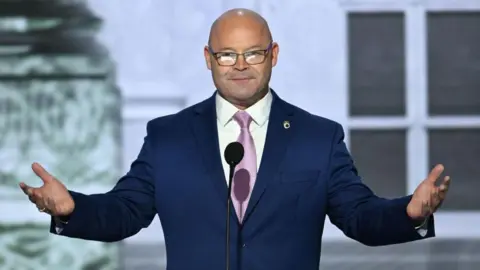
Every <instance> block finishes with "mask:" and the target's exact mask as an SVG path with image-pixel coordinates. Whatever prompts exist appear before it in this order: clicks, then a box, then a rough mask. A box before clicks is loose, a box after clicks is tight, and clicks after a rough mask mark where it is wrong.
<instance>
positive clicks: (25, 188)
mask: <svg viewBox="0 0 480 270" xmlns="http://www.w3.org/2000/svg"><path fill="white" fill-rule="evenodd" d="M19 186H20V188H21V189H22V191H23V193H25V195H28V196H31V195H32V194H33V187H31V186H29V185H27V184H25V183H23V182H21V183H20V184H19Z"/></svg>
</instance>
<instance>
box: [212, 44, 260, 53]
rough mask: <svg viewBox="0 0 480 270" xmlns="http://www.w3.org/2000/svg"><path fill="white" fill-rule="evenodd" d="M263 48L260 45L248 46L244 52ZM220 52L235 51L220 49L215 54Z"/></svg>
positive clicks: (233, 50) (228, 48)
mask: <svg viewBox="0 0 480 270" xmlns="http://www.w3.org/2000/svg"><path fill="white" fill-rule="evenodd" d="M263 47H264V46H262V45H253V46H250V47H248V48H247V49H246V50H245V51H251V50H263ZM222 51H232V52H235V51H236V50H235V49H234V48H232V47H222V48H220V49H219V50H218V51H215V52H222Z"/></svg>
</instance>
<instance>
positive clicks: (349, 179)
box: [328, 125, 435, 246]
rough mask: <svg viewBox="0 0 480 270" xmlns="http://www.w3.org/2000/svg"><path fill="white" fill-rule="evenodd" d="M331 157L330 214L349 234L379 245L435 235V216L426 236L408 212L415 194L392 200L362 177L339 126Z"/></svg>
mask: <svg viewBox="0 0 480 270" xmlns="http://www.w3.org/2000/svg"><path fill="white" fill-rule="evenodd" d="M332 145H333V146H332V150H331V157H330V179H329V181H330V182H329V186H328V216H329V218H330V220H331V221H332V223H333V224H334V225H336V226H337V227H338V228H339V229H340V230H342V231H343V232H344V234H345V235H347V236H348V237H350V238H352V239H355V240H357V241H359V242H361V243H363V244H365V245H369V246H379V245H389V244H397V243H404V242H409V241H415V240H419V239H423V238H428V237H433V236H434V235H435V232H434V226H433V223H434V222H433V216H431V217H430V218H428V219H427V222H426V223H425V224H424V228H426V229H427V234H426V235H424V236H422V235H421V234H420V233H419V232H418V231H417V229H418V227H417V228H416V225H418V224H415V222H416V221H415V220H413V219H412V218H410V216H409V215H408V214H407V206H408V204H409V203H410V201H411V198H412V196H406V197H402V198H398V199H393V200H388V199H384V198H380V197H378V196H376V195H375V194H374V193H373V192H372V191H371V190H370V189H369V188H368V187H367V186H366V185H365V184H364V183H363V182H362V180H361V178H360V177H359V176H358V174H357V169H356V168H355V165H354V163H353V160H352V157H351V155H350V153H349V152H348V150H347V147H346V145H345V143H344V132H343V129H342V127H341V126H340V125H338V127H337V131H336V134H335V136H334V141H333V143H332Z"/></svg>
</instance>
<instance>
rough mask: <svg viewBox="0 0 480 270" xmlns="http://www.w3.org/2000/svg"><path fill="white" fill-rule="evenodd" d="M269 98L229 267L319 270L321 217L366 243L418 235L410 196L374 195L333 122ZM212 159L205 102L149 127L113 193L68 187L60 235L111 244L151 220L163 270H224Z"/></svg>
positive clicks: (211, 111) (218, 173)
mask: <svg viewBox="0 0 480 270" xmlns="http://www.w3.org/2000/svg"><path fill="white" fill-rule="evenodd" d="M273 96H274V98H273V103H272V110H271V113H270V121H269V124H268V131H267V139H266V144H265V150H264V154H263V159H262V161H261V165H260V168H259V174H258V178H257V180H256V181H257V182H256V184H255V187H254V190H253V194H252V197H251V199H250V202H249V205H248V209H247V212H246V216H245V220H244V222H243V225H242V226H239V225H238V221H237V218H236V215H235V211H232V215H231V216H230V218H231V226H232V228H231V269H232V270H240V269H245V270H265V269H275V270H292V269H302V270H316V269H318V266H319V260H320V253H321V239H322V232H323V226H324V221H325V217H326V216H327V215H328V216H329V218H330V220H331V221H332V223H334V224H335V225H336V226H337V227H338V228H339V229H340V230H342V231H343V232H344V233H345V234H346V235H347V236H349V237H351V238H353V239H355V240H357V241H359V242H361V243H363V244H365V245H369V246H379V245H389V244H396V243H403V242H408V241H414V240H418V239H421V238H422V237H421V236H420V235H419V234H418V233H417V231H416V230H415V228H414V225H413V222H412V221H411V220H410V219H409V217H408V216H407V214H406V207H407V204H408V202H409V200H410V198H411V197H410V196H407V197H403V198H399V199H394V200H387V199H382V198H379V197H377V196H376V195H375V194H374V193H373V192H372V191H371V190H370V189H369V188H368V187H367V186H365V185H364V184H363V183H362V180H361V178H360V177H359V176H358V175H357V170H356V168H355V166H354V162H353V160H352V157H351V156H350V154H349V152H348V150H347V148H346V146H345V143H344V141H343V139H344V131H343V129H342V127H341V126H340V125H339V124H338V123H336V122H334V121H331V120H328V119H325V118H322V117H319V116H315V115H312V114H310V113H308V112H305V111H303V110H301V109H299V108H297V107H295V106H293V105H291V104H288V103H287V102H285V101H283V100H282V99H280V98H279V97H278V96H277V95H276V94H275V93H273ZM285 120H287V121H290V123H291V127H290V128H289V129H285V128H284V126H283V122H284V121H285ZM221 153H223V149H222V151H220V149H219V145H218V135H217V126H216V110H215V98H214V96H212V97H211V98H209V99H207V100H205V101H203V102H201V103H199V104H196V105H193V106H192V107H189V108H187V109H184V110H182V111H181V112H179V113H177V114H174V115H169V116H164V117H160V118H157V119H154V120H152V121H150V122H149V123H148V125H147V135H146V137H145V141H144V144H143V147H142V149H141V151H140V153H139V155H138V158H137V159H136V160H135V161H134V162H133V163H132V165H131V169H130V170H129V172H128V173H127V174H126V175H125V176H124V177H122V178H121V179H120V180H119V181H118V183H117V184H116V185H115V187H114V188H113V190H111V191H110V192H108V193H106V194H94V195H84V194H80V193H76V192H73V191H71V194H72V196H73V198H74V200H75V210H74V212H73V213H72V215H71V216H70V221H69V223H68V225H66V226H65V227H64V230H63V231H62V232H61V235H64V236H67V237H74V238H81V239H87V240H95V241H104V242H111V241H119V240H122V239H125V238H127V237H129V236H132V235H134V234H136V233H137V232H138V231H140V230H141V229H142V228H144V227H147V226H148V225H149V224H150V223H151V222H152V219H153V218H154V217H155V215H156V214H158V216H159V218H160V220H161V223H162V226H163V230H164V237H165V245H166V249H167V269H168V270H192V269H205V270H223V269H225V263H226V261H225V222H226V221H225V220H226V193H227V185H226V180H225V176H224V172H223V168H222V164H221V159H222V158H223V157H222V154H221ZM428 227H429V228H428V234H427V236H426V237H432V236H434V228H433V218H431V219H430V221H429V224H428ZM51 232H52V233H55V230H54V224H53V223H52V226H51ZM158 237H159V238H160V237H161V235H158Z"/></svg>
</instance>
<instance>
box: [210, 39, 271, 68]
mask: <svg viewBox="0 0 480 270" xmlns="http://www.w3.org/2000/svg"><path fill="white" fill-rule="evenodd" d="M272 45H273V42H270V44H269V45H268V47H267V48H266V49H265V50H255V51H248V52H244V53H234V52H214V51H212V49H211V48H210V47H208V50H209V51H210V54H211V55H212V56H213V57H214V58H215V60H217V63H218V65H220V66H234V65H235V64H236V63H237V60H238V56H240V55H242V56H243V59H245V62H246V63H247V64H249V65H258V64H261V63H263V62H264V61H265V59H266V58H267V54H268V52H269V51H270V50H271V49H272Z"/></svg>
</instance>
